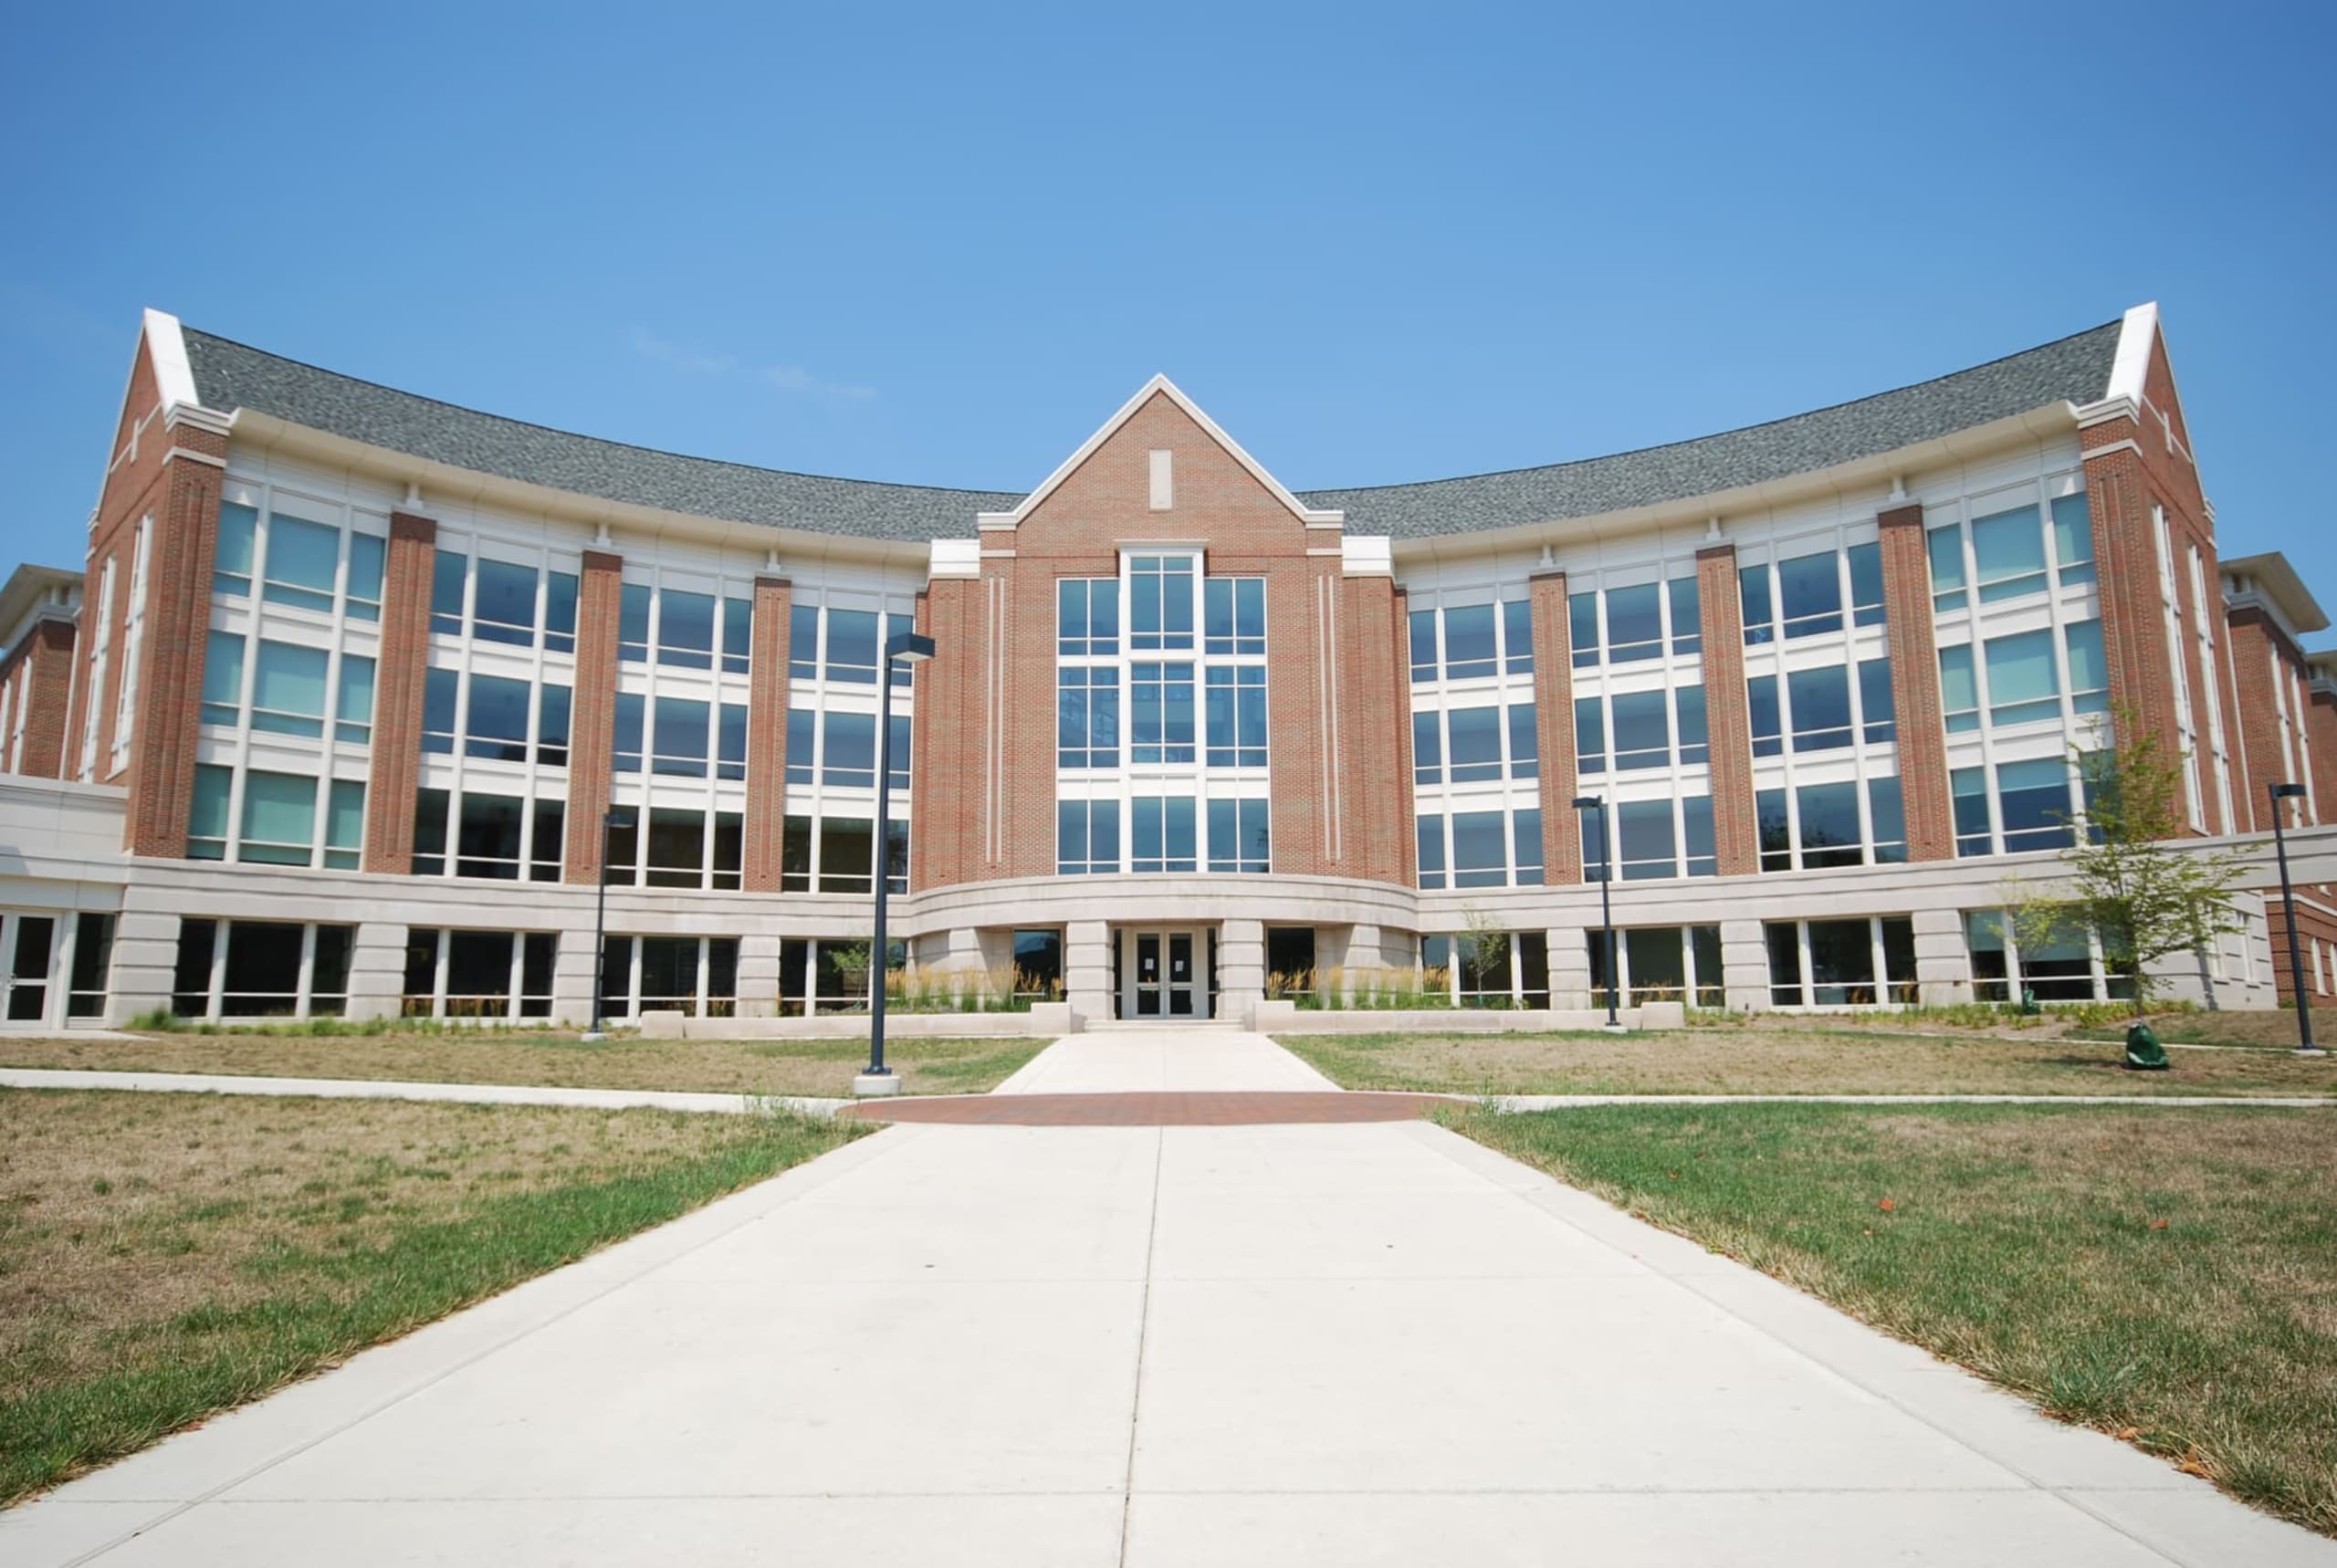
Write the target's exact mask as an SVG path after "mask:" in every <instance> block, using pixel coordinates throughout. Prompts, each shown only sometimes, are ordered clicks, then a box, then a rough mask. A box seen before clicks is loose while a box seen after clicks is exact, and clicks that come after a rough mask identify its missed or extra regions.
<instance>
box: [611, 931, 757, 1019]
mask: <svg viewBox="0 0 2337 1568" xmlns="http://www.w3.org/2000/svg"><path fill="white" fill-rule="evenodd" d="M585 940H586V941H588V942H589V941H591V940H592V938H590V937H587V938H585ZM586 983H587V984H590V980H589V978H588V980H587V982H586ZM778 1012H779V938H778V937H776V936H763V935H760V934H757V935H753V936H741V937H739V1017H740V1018H742V1019H767V1018H771V1017H774V1016H775V1015H776V1014H777V1013H778Z"/></svg>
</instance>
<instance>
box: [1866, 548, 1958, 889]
mask: <svg viewBox="0 0 2337 1568" xmlns="http://www.w3.org/2000/svg"><path fill="white" fill-rule="evenodd" d="M1875 520H1876V522H1877V523H1878V524H1879V525H1880V526H1881V532H1882V606H1883V610H1882V613H1883V622H1884V625H1885V626H1886V627H1887V628H1888V629H1889V632H1890V636H1891V701H1892V706H1893V707H1894V708H1896V709H1897V715H1898V716H1897V720H1896V723H1897V727H1898V737H1899V739H1898V753H1899V794H1900V799H1901V800H1902V802H1903V803H1904V805H1905V808H1906V812H1907V858H1908V859H1909V860H1911V861H1949V860H1954V858H1955V805H1954V800H1951V799H1950V798H1949V795H1948V789H1947V722H1946V717H1945V715H1944V713H1943V712H1942V710H1941V707H1940V694H1939V643H1938V639H1937V638H1936V637H1934V635H1933V629H1932V578H1931V553H1930V549H1929V541H1928V540H1927V539H1926V538H1925V537H1924V533H1923V507H1921V506H1919V505H1913V504H1910V505H1908V506H1904V507H1893V508H1892V509H1891V510H1889V511H1886V512H1884V513H1882V514H1881V516H1880V517H1877V518H1876V519H1875Z"/></svg>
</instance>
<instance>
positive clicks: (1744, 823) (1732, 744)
mask: <svg viewBox="0 0 2337 1568" xmlns="http://www.w3.org/2000/svg"><path fill="white" fill-rule="evenodd" d="M1696 601H1697V603H1698V605H1699V606H1700V607H1701V610H1702V614H1703V637H1704V653H1703V674H1704V720H1705V725H1706V727H1707V728H1708V729H1709V730H1710V732H1711V743H1712V778H1713V852H1714V853H1715V855H1716V857H1717V858H1718V860H1719V862H1720V874H1721V875H1723V876H1745V875H1749V874H1751V873H1754V872H1757V871H1759V870H1760V869H1761V825H1760V822H1759V821H1758V820H1757V819H1756V818H1755V814H1754V801H1753V719H1752V713H1751V709H1750V705H1749V704H1748V703H1747V701H1746V698H1745V608H1744V605H1743V604H1742V602H1741V601H1739V600H1738V598H1737V593H1736V547H1735V546H1734V545H1707V546H1705V547H1704V548H1703V549H1700V550H1698V551H1697V552H1696Z"/></svg>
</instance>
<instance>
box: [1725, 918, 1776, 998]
mask: <svg viewBox="0 0 2337 1568" xmlns="http://www.w3.org/2000/svg"><path fill="white" fill-rule="evenodd" d="M1720 967H1721V983H1722V984H1723V985H1724V986H1725V987H1726V988H1728V1005H1729V1007H1730V1008H1731V1009H1734V1010H1735V1011H1739V1012H1744V1011H1752V1012H1766V1011H1767V1010H1768V1009H1769V948H1768V945H1767V943H1766V941H1765V940H1764V939H1763V937H1762V934H1761V923H1760V922H1759V921H1757V920H1724V921H1722V922H1721V923H1720Z"/></svg>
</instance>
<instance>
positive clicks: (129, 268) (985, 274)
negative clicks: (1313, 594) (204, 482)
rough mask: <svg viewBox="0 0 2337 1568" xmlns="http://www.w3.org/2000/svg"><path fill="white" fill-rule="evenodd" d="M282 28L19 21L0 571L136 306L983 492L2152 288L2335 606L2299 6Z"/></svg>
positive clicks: (1910, 346)
mask: <svg viewBox="0 0 2337 1568" xmlns="http://www.w3.org/2000/svg"><path fill="white" fill-rule="evenodd" d="M336 9H338V8H326V7H278V6H274V5H257V4H247V5H234V6H221V7H211V8H207V9H205V8H199V9H196V10H192V11H190V10H188V9H186V8H185V7H183V6H171V7H162V6H150V5H110V6H42V7H37V8H35V9H33V10H30V11H27V12H25V13H23V14H21V15H20V16H19V17H18V19H17V21H16V25H15V27H14V29H13V35H12V39H11V47H10V48H9V49H8V50H7V51H5V57H0V125H4V126H5V134H6V145H7V146H8V147H9V148H10V149H11V156H10V157H9V158H8V159H6V160H5V164H0V192H5V208H0V210H5V213H6V214H7V217H8V221H7V222H6V223H5V224H4V225H0V362H5V364H6V365H7V367H8V369H9V372H10V373H8V374H7V375H5V376H0V458H5V462H6V465H7V467H8V470H9V471H10V472H12V473H14V474H16V476H17V480H16V492H15V495H14V497H13V504H12V506H11V508H10V511H9V514H8V521H7V530H8V533H7V538H8V548H7V549H5V551H0V553H5V554H6V555H8V556H10V557H12V558H28V559H41V560H47V561H53V562H57V563H59V564H70V563H73V562H75V561H77V560H78V559H79V553H80V549H81V529H82V527H83V524H84V522H85V520H86V517H87V515H88V512H89V507H90V505H91V503H92V501H93V500H94V499H95V496H96V488H97V483H98V479H99V476H100V468H101V465H102V462H103V458H104V453H105V448H106V445H107V442H108V438H109V436H110V431H111V423H112V420H113V416H114V413H115V410H116V408H117V406H118V400H119V398H120V396H121V386H122V380H123V376H124V374H125V372H126V369H127V364H128V358H129V354H130V352H131V344H132V340H133V336H134V333H135V329H136V325H137V319H138V311H139V309H140V308H141V307H143V306H147V305H153V306H157V307H159V308H163V309H166V310H170V311H173V312H175V313H177V314H178V315H180V316H181V317H183V319H186V320H187V321H189V322H191V323H194V324H195V325H199V326H202V327H204V328H206V329H209V330H212V331H215V332H218V333H220V334H222V335H225V336H227V337H233V338H237V339H240V340H244V341H246V342H250V343H254V344H257V345H259V346H261V347H263V348H267V349H269V350H274V351H276V352H278V353H284V354H288V355H291V356H293V357H295V358H299V359H305V360H309V361H314V362H317V363H320V364H324V365H328V366H330V367H332V368H334V369H336V370H340V371H348V372H350V373H352V374H356V375H362V376H365V377H368V378H371V379H372V380H376V381H382V382H388V383H390V384H392V385H395V386H399V387H403V388H406V389H408V390H411V391H414V392H424V393H427V394H430V395H433V396H436V397H442V398H445V399H448V400H450V401H453V402H462V403H466V404H470V405H473V406H476V407H479V408H484V409H488V410H491V411H493V412H496V413H504V414H509V415H512V416H515V417H519V418H523V419H530V420H535V421H538V422H540V423H546V424H551V425H556V426H560V427H562V428H566V429H571V430H578V431H584V432H588V433H590V434H596V435H604V436H609V437H613V438H615V439H620V440H626V441H633V442H638V443H641V444H647V445H654V446H662V447H667V448H671V449H674V450H677V451H683V452H689V453H696V454H702V455H710V456H718V457H725V458H730V459H734V460H738V461H741V462H747V463H755V464H763V465H771V466H776V467H787V468H796V469H802V470H806V471H810V472H815V473H828V474H843V475H851V476H862V477H871V478H885V479H894V480H902V481H909V482H917V483H929V484H946V485H966V486H976V487H983V488H999V489H1020V488H1026V487H1028V486H1032V485H1034V484H1036V483H1037V482H1038V481H1039V480H1040V479H1041V478H1043V477H1044V476H1045V475H1046V473H1047V472H1048V471H1049V470H1050V469H1051V468H1052V467H1053V465H1054V464H1055V463H1056V462H1058V461H1059V460H1060V459H1061V458H1062V456H1063V455H1064V454H1065V453H1066V452H1068V451H1069V450H1070V449H1071V448H1072V447H1073V446H1074V445H1075V444H1077V443H1078V442H1079V441H1080V440H1081V439H1082V438H1084V437H1085V435H1086V434H1087V433H1088V432H1089V431H1090V430H1092V429H1093V428H1094V427H1095V425H1096V424H1097V423H1100V422H1101V420H1102V419H1103V418H1104V417H1105V416H1106V415H1107V414H1108V413H1110V412H1111V411H1112V410H1113V409H1114V408H1116V406H1117V405H1118V404H1119V402H1121V401H1122V400H1123V399H1125V398H1126V397H1127V394H1128V393H1129V392H1132V391H1134V390H1135V388H1136V387H1137V385H1138V384H1139V383H1141V382H1142V381H1143V380H1144V379H1145V378H1146V377H1147V376H1148V375H1149V374H1151V373H1152V372H1153V371H1156V370H1158V371H1167V372H1168V374H1169V375H1171V376H1172V377H1174V378H1176V379H1177V380H1178V381H1179V382H1180V383H1181V384H1182V385H1183V386H1184V387H1185V389H1186V390H1187V391H1188V392H1191V393H1192V394H1193V395H1194V396H1195V397H1196V398H1198V399H1199V400H1200V402H1201V403H1202V404H1203V405H1204V406H1205V407H1207V408H1208V409H1209V410H1210V412H1211V413H1213V414H1215V415H1216V416H1217V417H1218V419H1219V420H1220V421H1221V423H1223V424H1224V425H1225V426H1226V427H1227V428H1228V429H1229V430H1230V431H1231V432H1232V433H1233V434H1234V435H1235V436H1236V437H1237V438H1238V439H1239V440H1241V441H1242V443H1243V444H1245V445H1246V446H1248V447H1249V448H1250V450H1251V451H1252V453H1253V454H1255V455H1257V456H1258V457H1259V459H1260V460H1261V461H1263V463H1265V464H1266V465H1267V466H1268V467H1270V468H1272V469H1273V471H1274V472H1275V473H1276V474H1277V475H1278V476H1281V477H1282V478H1283V479H1284V480H1285V481H1286V482H1288V483H1289V484H1291V485H1292V486H1294V487H1296V488H1300V489H1306V488H1314V487H1321V486H1345V485H1363V484H1376V483H1382V482H1389V481H1396V480H1404V479H1420V478H1430V477H1436V476H1444V475H1450V474H1460V473H1469V472H1475V471H1480V470H1484V469H1493V468H1504V467H1514V466H1519V465H1528V464H1535V463H1546V462H1554V461H1558V460H1562V459H1566V458H1570V457H1578V456H1588V455H1596V454H1599V453H1603V452H1609V451H1615V450H1619V449H1623V448H1628V447H1633V446H1641V445H1647V444H1653V443H1657V442H1662V441H1669V440H1675V439H1678V438H1681V437H1683V436H1690V435H1696V434H1705V433H1707V432H1710V431H1713V430H1719V429H1724V428H1727V427H1729V426H1733V425H1736V424H1742V423H1752V422H1755V421H1759V420H1763V419H1768V418H1774V417H1776V416H1779V415H1782V414H1787V413H1796V412H1798V411H1800V410H1803V409H1806V408H1809V407H1813V406H1817V405H1820V404H1824V403H1829V402H1839V401H1841V400H1843V399H1846V398H1851V397H1857V396H1860V395H1863V394H1865V393H1868V392H1876V391H1880V390H1882V389H1883V388H1886V387H1890V386H1895V385H1899V384H1902V383H1903V382H1910V381H1916V380H1921V379H1923V378H1925V377H1928V376H1932V375H1936V374H1940V373H1942V372H1944V371H1950V370H1954V369H1958V368H1960V367H1962V366H1965V365H1967V364H1971V363H1975V362H1977V361H1983V360H1986V359H1992V358H1995V357H1996V356H1997V355H1999V354H2003V353H2008V352H2011V351H2013V350H2018V349H2021V348H2026V347H2028V346H2029V345H2031V344H2034V343H2038V342H2042V341H2045V340H2049V339H2052V338H2057V337H2060V336H2063V335H2066V334H2068V333H2070V332H2074V331H2078V330H2080V329H2084V328H2087V327H2091V326H2093V325H2095V324H2097V323H2099V322H2101V321H2104V320H2108V319H2112V318H2113V317H2115V316H2117V315H2118V314H2119V313H2120V312H2121V311H2122V309H2124V308H2126V307H2127V306H2129V305H2131V304H2133V303H2136V302H2138V301H2140V300H2143V299H2152V298H2155V299H2158V300H2159V301H2161V302H2162V304H2163V306H2164V312H2165V320H2166V324H2167V330H2168V334H2169V339H2170V342H2171V345H2172V347H2173V350H2174V352H2175V369H2176V374H2177V377H2178V378H2179V380H2180V382H2181V383H2182V388H2183V392H2184V395H2185V403H2186V409H2187V412H2188V413H2189V415H2190V419H2191V424H2192V430H2193V434H2194V435H2195V438H2196V443H2197V445H2198V448H2199V451H2200V454H2201V459H2202V464H2203V467H2204V470H2205V475H2206V482H2207V486H2208V490H2209V493H2210V495H2211V496H2212V497H2213V498H2214V500H2215V502H2216V508H2217V511H2218V514H2219V523H2220V531H2221V536H2222V542H2223V548H2224V551H2225V553H2226V554H2227V555H2237V554H2243V553H2248V552H2250V551H2254V550H2258V549H2275V548H2277V549H2285V550H2287V551H2288V552H2289V553H2290V556H2291V558H2292V559H2295V560H2296V561H2297V563H2298V566H2299V569H2300V570H2301V571H2302V572H2303V574H2304V576H2305V578H2306V580H2307V582H2308V583H2309V584H2311V585H2312V586H2314V587H2315V588H2316V589H2317V590H2318V591H2320V592H2321V594H2322V595H2323V596H2324V597H2325V598H2326V600H2327V601H2329V603H2330V604H2331V606H2332V609H2337V533H2332V529H2331V528H2330V526H2329V522H2330V519H2329V516H2328V511H2327V506H2328V503H2327V501H2326V498H2325V495H2324V492H2323V491H2322V490H2321V488H2320V486H2319V482H2318V481H2317V480H2315V479H2314V478H2313V477H2312V476H2313V475H2314V473H2316V472H2317V465H2318V463H2319V462H2320V460H2321V458H2320V455H2321V450H2322V448H2323V446H2324V444H2325V442H2324V438H2323V434H2322V430H2323V427H2322V424H2321V420H2322V418H2323V417H2324V415H2323V413H2322V411H2321V409H2320V407H2319V405H2318V404H2317V403H2316V402H2314V401H2313V399H2314V397H2315V395H2317V394H2314V393H2313V392H2311V388H2312V387H2313V386H2315V385H2319V384H2321V382H2320V380H2319V379H2318V377H2319V375H2320V373H2321V369H2322V367H2325V366H2326V365H2327V364H2328V363H2329V361H2330V359H2331V355H2332V349H2337V327H2332V314H2331V312H2330V310H2329V309H2328V308H2327V302H2326V300H2325V299H2324V298H2323V292H2324V291H2323V289H2322V288H2321V287H2316V285H2321V284H2325V282H2326V280H2327V279H2328V278H2329V277H2330V276H2331V271H2332V267H2331V257H2332V256H2337V223H2332V162H2331V158H2332V149H2337V137H2333V136H2332V108H2331V104H2332V99H2331V97H2330V95H2329V94H2328V92H2327V91H2326V89H2325V82H2324V81H2323V80H2322V79H2321V71H2322V68H2323V66H2324V64H2325V61H2326V60H2327V58H2328V57H2329V47H2330V44H2331V41H2332V39H2331V33H2332V23H2331V21H2330V20H2329V16H2330V13H2329V11H2328V8H2327V7H2325V6H2324V7H2310V6H2303V5H2298V6H2291V7H2285V8H2283V7H2259V6H2250V5H2232V6H2220V7H2214V8H2210V9H2206V10H2202V9H2200V8H2198V7H2196V6H2188V7H2176V6H2173V5H2156V4H2139V5H2130V6H2127V7H2123V8H2121V9H2118V10H2115V11H2111V12H2104V11H2102V10H2101V8H2100V7H2098V6H2095V7H2080V6H2077V5H2066V6H2063V5H1959V6H1950V7H1923V8H1920V9H1918V8H1915V7H1876V6H1871V5H1846V6H1839V7H1818V6H1800V7H1795V8H1793V9H1792V10H1791V11H1790V12H1789V13H1787V12H1780V11H1778V10H1777V9H1776V8H1773V7H1766V6H1743V5H1728V6H1720V7H1714V8H1712V9H1709V10H1705V9H1700V8H1696V7H1684V6H1639V7H1622V8H1613V7H1601V8H1598V9H1597V10H1587V9H1580V8H1576V7H1571V6H1561V5H1532V6H1519V7H1479V6H1468V5H1435V6H1429V5H1415V6H1409V7H1403V8H1379V7H1375V6H1369V5H1336V6H1323V7H1306V6H1296V5H1290V6H1282V5H1244V6H1233V7H1224V8H1218V7H1210V6H1196V5H1181V6H1166V7H1163V6H1148V7H1142V8H1131V7H1122V6H1110V7H1107V6H1099V5H1077V6H1064V7H1060V8H1057V7H1027V6H1026V7H1008V8H1003V9H1002V10H1001V9H1000V8H992V7H962V6H952V7H946V8H936V9H932V10H929V11H928V10H922V9H918V8H915V7H907V6H886V7H877V6H858V7H841V6H838V7H820V8H816V9H813V8H798V7H792V6H787V7H781V6H741V7H737V8H722V7H697V6H669V7H658V8H643V7H639V6H627V7H621V8H620V7H606V8H596V7H592V6H589V5H577V6H567V7H561V8H553V7H550V6H543V7H529V8H527V9H519V8H510V9H502V8H495V7H488V6H478V5H468V6H448V7H443V8H442V7H437V6H434V5H409V6H403V7H396V8H390V7H368V8H365V9H364V10H363V11H362V13H358V14H355V15H352V16H350V17H346V18H337V17H335V16H331V15H329V12H330V11H332V10H336ZM1885 12H1889V13H1891V14H1890V15H1883V14H1882V13H1885ZM2327 640H2328V638H2327V637H2325V636H2324V637H2323V638H2321V639H2316V640H2315V641H2316V642H2325V641H2327Z"/></svg>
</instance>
